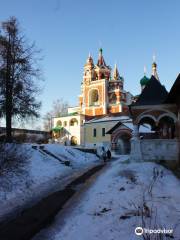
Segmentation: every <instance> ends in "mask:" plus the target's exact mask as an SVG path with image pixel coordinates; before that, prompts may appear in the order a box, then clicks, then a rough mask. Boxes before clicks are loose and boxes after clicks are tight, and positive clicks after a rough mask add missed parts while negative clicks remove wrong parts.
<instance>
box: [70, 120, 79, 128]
mask: <svg viewBox="0 0 180 240" xmlns="http://www.w3.org/2000/svg"><path fill="white" fill-rule="evenodd" d="M69 125H70V126H77V125H78V120H77V119H76V118H72V119H71V120H70V123H69Z"/></svg>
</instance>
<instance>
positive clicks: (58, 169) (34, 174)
mask: <svg viewBox="0 0 180 240" xmlns="http://www.w3.org/2000/svg"><path fill="white" fill-rule="evenodd" d="M45 148H47V150H49V151H50V152H52V153H53V154H55V155H56V154H57V155H58V156H59V157H61V158H63V160H70V162H71V164H72V166H71V167H68V166H65V165H63V164H62V163H60V162H59V161H58V160H57V159H55V158H54V157H51V156H49V155H47V154H45V153H43V152H42V151H39V150H38V149H37V150H36V149H33V148H32V145H31V144H23V145H21V149H22V151H24V152H26V153H27V154H28V156H29V159H28V161H26V162H25V164H24V166H23V168H22V169H21V171H19V172H16V171H8V172H6V174H4V175H0V205H1V208H0V220H1V219H3V218H4V217H5V215H7V216H8V214H10V213H11V212H12V211H15V212H16V211H17V212H18V211H19V210H20V209H21V207H22V206H24V207H25V206H29V205H31V204H33V202H36V201H37V200H39V199H40V198H42V196H44V195H47V194H49V193H50V192H53V191H56V190H58V189H60V188H63V186H64V185H65V184H66V182H68V181H70V180H71V179H72V178H73V177H75V176H76V175H78V174H80V173H81V172H83V171H85V170H87V169H88V168H90V167H92V166H93V165H96V164H99V159H98V158H97V157H96V156H95V155H94V154H89V153H88V154H87V153H86V154H84V153H81V152H80V151H78V150H75V149H73V148H70V147H63V146H60V145H58V144H47V145H45Z"/></svg>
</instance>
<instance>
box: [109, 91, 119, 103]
mask: <svg viewBox="0 0 180 240" xmlns="http://www.w3.org/2000/svg"><path fill="white" fill-rule="evenodd" d="M109 102H110V103H111V104H115V103H116V102H117V97H116V94H115V93H112V94H111V95H110V97H109Z"/></svg>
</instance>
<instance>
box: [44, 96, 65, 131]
mask: <svg viewBox="0 0 180 240" xmlns="http://www.w3.org/2000/svg"><path fill="white" fill-rule="evenodd" d="M68 107H69V104H68V102H66V101H64V100H63V98H60V99H57V100H55V101H53V104H52V109H51V111H49V112H47V113H46V114H45V116H44V118H43V119H44V130H47V131H50V130H51V128H52V118H53V117H61V116H63V115H66V114H67V113H68Z"/></svg>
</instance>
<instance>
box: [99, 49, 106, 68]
mask: <svg viewBox="0 0 180 240" xmlns="http://www.w3.org/2000/svg"><path fill="white" fill-rule="evenodd" d="M102 52H103V50H102V48H100V49H99V57H98V62H97V66H99V67H100V66H106V63H105V61H104V57H103V54H102Z"/></svg>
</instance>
